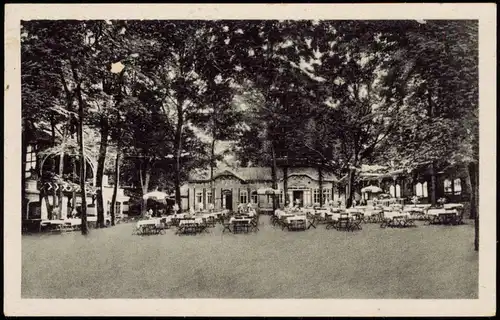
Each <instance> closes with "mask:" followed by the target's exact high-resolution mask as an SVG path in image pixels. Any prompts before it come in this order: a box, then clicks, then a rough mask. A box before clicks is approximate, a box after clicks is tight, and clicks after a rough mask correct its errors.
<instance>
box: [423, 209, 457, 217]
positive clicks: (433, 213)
mask: <svg viewBox="0 0 500 320" xmlns="http://www.w3.org/2000/svg"><path fill="white" fill-rule="evenodd" d="M450 213H452V214H456V215H458V211H457V210H455V209H451V210H447V209H444V208H443V209H429V210H427V214H428V215H430V216H439V215H440V214H450Z"/></svg>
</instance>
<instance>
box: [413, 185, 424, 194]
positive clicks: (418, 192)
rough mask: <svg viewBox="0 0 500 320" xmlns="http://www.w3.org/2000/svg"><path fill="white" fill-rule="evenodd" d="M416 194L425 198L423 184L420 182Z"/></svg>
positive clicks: (416, 186)
mask: <svg viewBox="0 0 500 320" xmlns="http://www.w3.org/2000/svg"><path fill="white" fill-rule="evenodd" d="M415 194H416V195H417V197H423V196H424V195H423V192H422V184H421V183H420V182H419V183H417V184H416V185H415Z"/></svg>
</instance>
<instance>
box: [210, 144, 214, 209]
mask: <svg viewBox="0 0 500 320" xmlns="http://www.w3.org/2000/svg"><path fill="white" fill-rule="evenodd" d="M214 167H215V138H213V139H212V148H211V150H210V192H212V199H211V200H212V204H213V205H214V206H215V193H214Z"/></svg>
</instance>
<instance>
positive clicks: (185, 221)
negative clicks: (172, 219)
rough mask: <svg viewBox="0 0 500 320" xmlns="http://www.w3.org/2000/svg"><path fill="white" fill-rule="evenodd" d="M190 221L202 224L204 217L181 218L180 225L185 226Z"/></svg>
mask: <svg viewBox="0 0 500 320" xmlns="http://www.w3.org/2000/svg"><path fill="white" fill-rule="evenodd" d="M189 223H196V224H201V223H203V219H202V218H195V219H194V220H193V219H184V220H180V221H179V226H183V225H185V224H189Z"/></svg>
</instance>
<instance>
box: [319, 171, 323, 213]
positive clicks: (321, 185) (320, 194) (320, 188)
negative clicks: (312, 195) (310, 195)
mask: <svg viewBox="0 0 500 320" xmlns="http://www.w3.org/2000/svg"><path fill="white" fill-rule="evenodd" d="M318 187H319V206H320V207H322V206H323V200H324V199H323V170H322V168H321V166H319V167H318Z"/></svg>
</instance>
